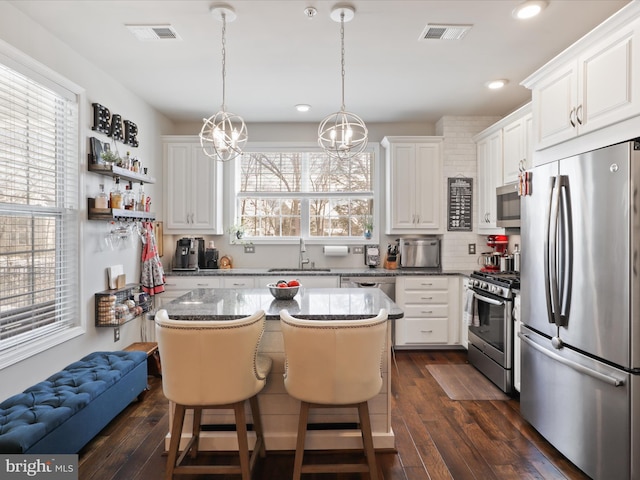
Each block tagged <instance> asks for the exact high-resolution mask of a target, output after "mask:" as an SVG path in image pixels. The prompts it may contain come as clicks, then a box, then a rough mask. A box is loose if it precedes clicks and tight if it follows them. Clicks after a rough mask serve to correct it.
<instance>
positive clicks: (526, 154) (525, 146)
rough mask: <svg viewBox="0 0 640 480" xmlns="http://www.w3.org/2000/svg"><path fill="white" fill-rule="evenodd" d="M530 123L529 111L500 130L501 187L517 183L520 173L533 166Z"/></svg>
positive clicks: (531, 116) (530, 115) (530, 114)
mask: <svg viewBox="0 0 640 480" xmlns="http://www.w3.org/2000/svg"><path fill="white" fill-rule="evenodd" d="M529 110H530V109H529ZM532 123H533V115H532V113H531V111H529V113H527V114H525V116H523V117H521V118H518V119H517V120H515V121H513V122H511V123H509V124H508V125H505V126H504V127H503V129H502V183H503V185H506V184H507V183H514V182H517V181H518V175H519V173H520V171H521V170H528V169H529V168H531V167H532V166H533V163H532V162H533V142H532V141H531V132H532Z"/></svg>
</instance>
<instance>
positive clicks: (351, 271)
mask: <svg viewBox="0 0 640 480" xmlns="http://www.w3.org/2000/svg"><path fill="white" fill-rule="evenodd" d="M269 270H270V269H268V268H229V269H221V268H216V269H200V270H167V271H166V275H172V276H177V277H197V276H230V277H233V276H256V277H257V276H262V277H267V276H269V277H273V276H278V274H283V273H284V274H297V275H313V276H341V277H356V276H357V277H397V276H402V275H406V276H415V275H468V274H469V273H470V272H458V271H448V272H443V271H442V270H441V269H439V268H398V269H396V270H387V269H385V268H367V267H364V268H358V267H355V268H330V269H320V268H317V269H304V270H299V269H296V268H291V270H285V269H281V270H280V269H279V270H278V271H269Z"/></svg>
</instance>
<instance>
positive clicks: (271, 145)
mask: <svg viewBox="0 0 640 480" xmlns="http://www.w3.org/2000/svg"><path fill="white" fill-rule="evenodd" d="M321 150H322V149H321V148H320V147H319V146H318V144H317V143H312V142H248V143H247V145H246V147H245V148H244V150H243V152H245V153H261V152H262V153H281V152H302V151H304V152H320V151H321ZM363 153H371V154H373V182H372V188H373V219H374V228H373V234H372V237H371V238H370V239H366V240H365V238H364V236H358V237H316V236H308V235H305V236H302V238H303V240H304V241H305V243H307V244H310V245H359V244H362V243H363V242H365V241H366V242H367V243H378V242H379V238H380V228H381V225H377V224H376V223H375V222H376V220H377V219H378V218H380V208H381V202H382V200H383V198H382V195H381V192H382V188H381V186H382V178H381V176H382V162H383V161H384V160H383V159H382V158H381V157H380V144H379V143H378V142H369V144H368V145H367V147H366V148H365V149H364V150H363ZM228 165H229V167H230V168H229V179H228V180H229V181H228V182H227V185H230V186H232V187H233V188H227V189H225V191H226V193H225V199H226V203H227V205H228V208H227V212H226V213H227V215H226V218H227V224H226V225H227V226H226V227H225V231H227V230H228V229H229V228H231V226H233V225H235V224H236V220H235V219H237V218H238V211H237V205H238V203H237V202H238V197H237V193H238V192H239V191H240V180H241V178H240V176H241V173H240V158H239V157H238V158H236V159H234V160H233V161H231V162H228ZM267 196H274V197H279V196H281V195H278V194H275V193H274V194H273V195H267ZM323 196H325V197H335V198H343V197H344V194H342V193H326V194H323ZM353 196H354V197H357V195H353ZM301 199H302V201H303V202H304V201H308V198H307V197H301ZM308 223H309V219H308V218H305V217H302V218H301V219H300V224H301V228H302V229H303V231H306V232H309V225H308ZM227 233H229V242H230V243H237V240H235V239H234V238H233V237H232V235H231V233H230V232H227ZM300 238H301V237H300V236H296V237H251V238H250V239H249V241H250V242H251V243H253V244H261V245H294V244H296V245H297V244H298V243H299V241H300Z"/></svg>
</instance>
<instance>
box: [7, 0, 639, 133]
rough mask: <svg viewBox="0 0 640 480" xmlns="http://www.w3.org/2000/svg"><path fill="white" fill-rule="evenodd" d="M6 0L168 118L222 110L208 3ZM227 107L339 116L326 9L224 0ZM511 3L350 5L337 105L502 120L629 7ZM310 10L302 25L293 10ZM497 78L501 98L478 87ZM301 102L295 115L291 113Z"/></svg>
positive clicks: (289, 118) (393, 116) (317, 2)
mask: <svg viewBox="0 0 640 480" xmlns="http://www.w3.org/2000/svg"><path fill="white" fill-rule="evenodd" d="M10 3H11V4H12V5H13V6H15V7H16V8H17V9H19V10H21V11H22V12H24V13H25V14H26V15H28V16H29V17H31V18H32V19H33V20H35V21H36V22H38V23H40V24H41V25H43V26H44V27H45V28H46V29H47V30H49V31H50V32H52V33H53V34H54V35H56V36H57V37H59V38H60V39H62V40H63V41H64V42H65V43H67V44H68V45H70V46H71V47H72V48H73V49H74V50H76V51H77V52H79V53H80V54H81V55H83V56H85V57H87V58H89V59H90V60H92V61H93V62H94V63H96V64H99V65H101V66H102V68H103V69H104V70H105V71H106V72H108V73H109V74H110V75H112V76H113V77H114V78H116V79H117V80H118V81H120V82H121V83H122V84H124V85H125V86H126V87H127V88H129V89H130V90H132V91H133V92H134V93H136V94H137V95H138V96H140V97H141V98H143V99H144V100H146V101H147V102H148V103H149V104H151V105H152V106H154V107H155V108H156V109H157V110H159V111H160V112H162V113H164V114H165V115H166V116H167V117H169V118H170V119H172V120H174V121H176V122H193V121H201V119H202V118H204V117H209V116H210V115H212V114H213V113H215V112H216V111H217V110H219V108H220V104H221V101H222V81H221V75H222V74H221V59H222V55H221V28H222V23H221V22H219V21H218V20H216V19H215V18H213V17H212V15H211V14H210V13H209V9H210V7H211V6H212V5H214V4H218V3H215V2H214V1H212V0H193V1H190V0H182V1H170V0H156V1H151V0H140V1H132V0H129V1H118V0H100V1H93V0H83V1H80V0H65V1H58V0H40V1H35V0H12V1H10ZM227 3H228V4H229V5H231V6H232V7H233V8H234V9H235V12H236V14H237V19H236V20H235V21H234V22H231V23H228V24H227V98H226V104H227V110H229V111H231V112H234V113H236V114H239V115H241V116H242V117H243V118H244V119H245V121H247V122H248V123H250V122H308V121H311V122H317V121H320V119H322V118H323V117H325V116H326V115H328V114H330V113H332V112H335V111H337V110H339V109H340V103H341V91H340V88H341V80H340V36H339V34H340V24H339V23H336V22H334V21H332V20H331V19H330V17H329V14H330V12H331V9H332V7H333V6H335V5H336V2H335V1H323V0H306V1H301V0H279V1H269V0H255V1H254V0H229V1H228V2H227ZM519 3H521V0H493V1H482V0H442V1H432V0H420V1H418V0H411V1H406V0H392V1H383V0H353V1H351V2H349V4H350V5H352V6H353V7H354V8H355V10H356V15H355V18H354V19H353V20H352V21H351V22H348V23H345V55H346V57H345V62H346V68H345V73H346V82H345V103H346V109H347V110H348V111H351V112H353V113H356V114H358V115H360V116H361V117H362V118H363V119H364V121H365V122H367V123H369V122H435V121H437V120H438V119H439V118H441V117H442V116H443V115H500V116H502V115H506V114H508V113H509V112H511V111H513V110H515V109H516V108H517V107H519V106H520V105H522V104H524V103H526V102H527V101H528V99H529V98H530V94H529V91H528V90H527V89H525V88H524V87H522V86H520V82H521V81H522V80H523V79H524V78H526V77H527V76H528V75H530V74H531V73H533V72H534V71H535V70H536V69H537V68H539V67H540V66H542V65H544V64H545V63H546V62H547V61H548V60H550V59H551V58H553V57H554V56H555V55H557V54H558V53H560V52H561V51H562V50H564V49H565V48H567V47H568V46H569V45H571V44H572V43H573V42H575V41H576V40H578V39H579V38H580V37H582V36H583V35H584V34H585V33H587V32H588V31H590V30H591V29H592V28H593V27H595V26H596V25H598V24H599V23H601V22H602V21H603V20H605V19H606V18H608V17H609V16H611V15H612V14H613V13H615V12H616V11H617V10H619V9H620V8H622V7H623V6H624V5H625V4H627V3H629V0H550V1H549V5H548V7H547V8H546V9H545V10H544V11H543V12H542V14H541V15H540V16H539V17H537V18H534V19H531V20H528V21H522V20H520V21H519V20H515V19H514V18H513V17H512V16H511V12H512V10H513V9H514V7H515V6H517V5H518V4H519ZM309 6H313V7H315V8H316V9H317V15H316V16H315V17H313V18H308V17H307V16H306V15H305V14H304V10H305V7H309ZM428 23H436V24H440V23H445V24H472V25H473V28H472V29H471V30H470V31H469V32H468V33H467V35H466V36H465V37H464V38H463V39H462V40H459V41H445V40H424V41H419V40H418V37H419V36H420V34H421V33H422V31H423V30H424V28H425V26H426V25H427V24H428ZM125 24H171V25H172V26H173V27H174V29H175V30H176V31H177V32H178V34H179V35H180V37H181V40H177V41H174V40H161V41H156V42H140V41H138V40H137V39H136V38H135V37H134V36H133V35H132V34H131V33H130V32H129V31H128V30H127V29H126V28H125ZM494 78H506V79H508V80H509V84H508V85H507V87H506V88H504V89H503V90H501V91H497V92H496V91H489V90H487V89H486V88H485V87H484V83H485V82H486V81H488V80H491V79H494ZM298 103H308V104H310V105H311V106H312V109H311V111H310V112H308V113H306V114H301V113H298V112H296V111H295V109H294V105H296V104H298Z"/></svg>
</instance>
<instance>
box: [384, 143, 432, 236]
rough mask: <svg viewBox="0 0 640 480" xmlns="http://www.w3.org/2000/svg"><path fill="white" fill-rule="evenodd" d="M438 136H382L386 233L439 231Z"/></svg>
mask: <svg viewBox="0 0 640 480" xmlns="http://www.w3.org/2000/svg"><path fill="white" fill-rule="evenodd" d="M442 143H443V139H442V137H385V138H383V139H382V146H383V147H384V148H385V150H386V162H385V163H386V182H387V189H386V202H387V205H386V207H387V208H386V212H387V218H386V233H387V234H390V233H426V234H433V233H440V232H441V231H442V213H441V211H442V208H441V203H442V200H441V198H442V184H443V178H442V164H443V160H442Z"/></svg>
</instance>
